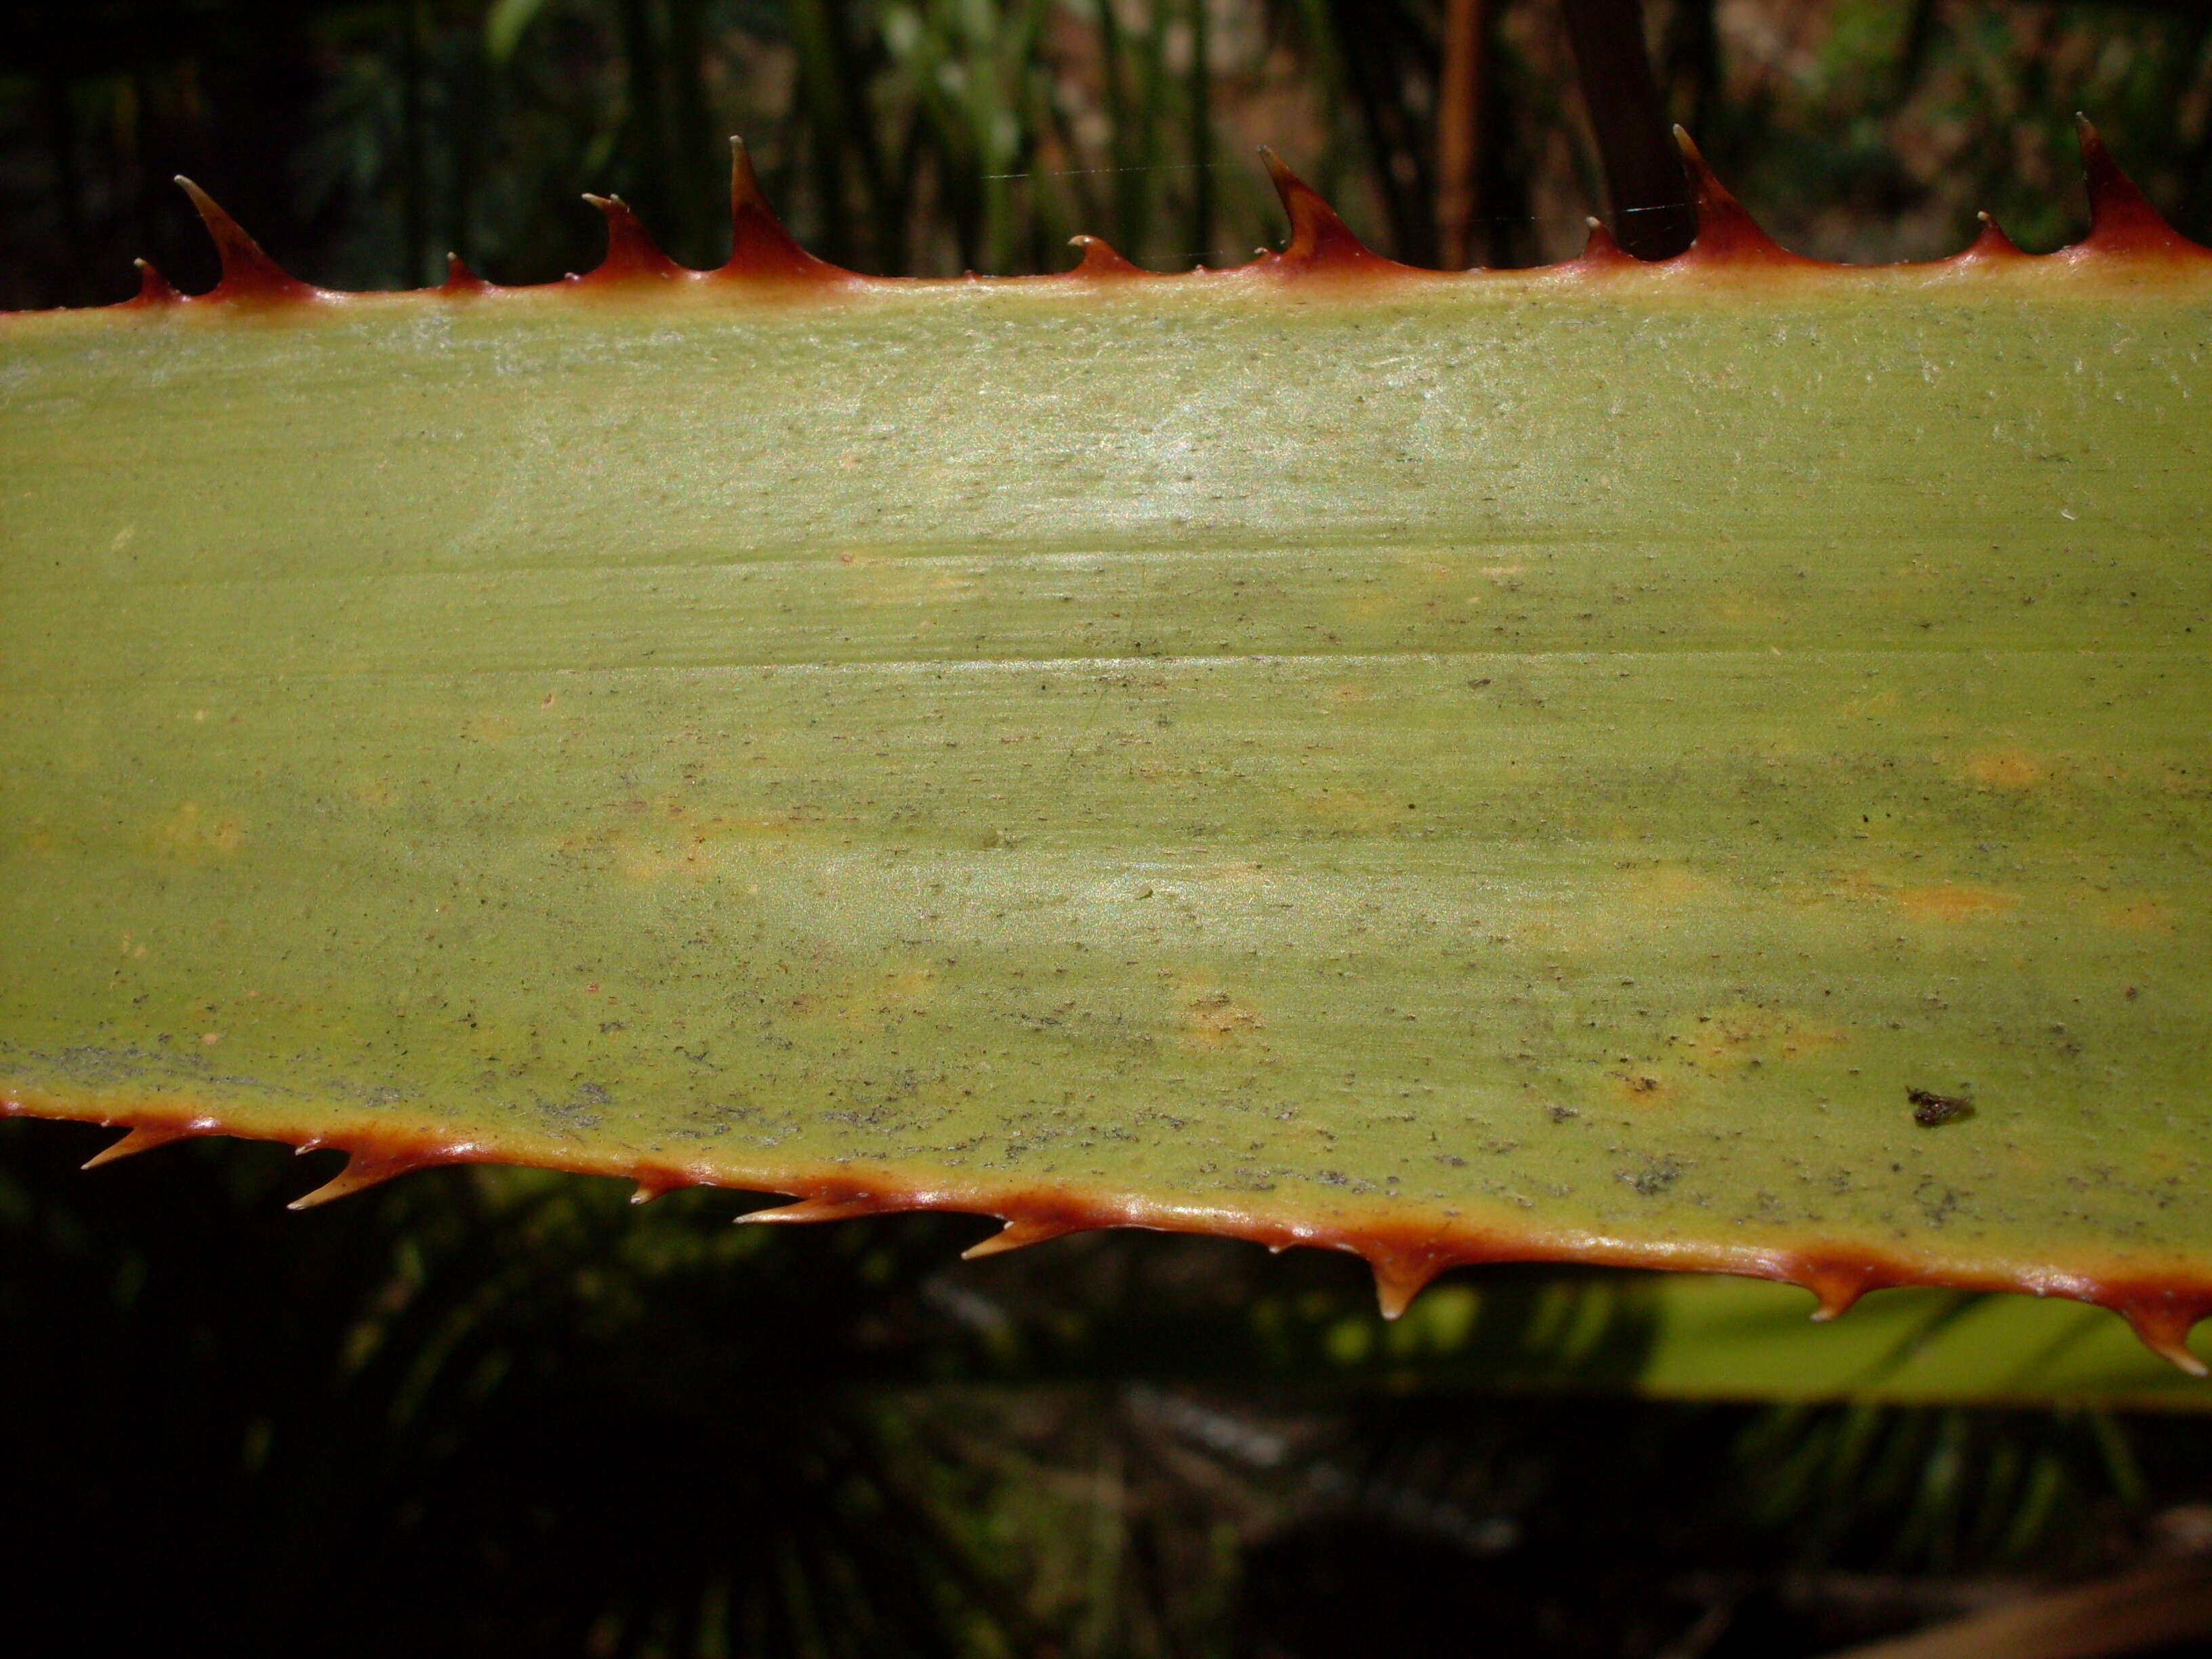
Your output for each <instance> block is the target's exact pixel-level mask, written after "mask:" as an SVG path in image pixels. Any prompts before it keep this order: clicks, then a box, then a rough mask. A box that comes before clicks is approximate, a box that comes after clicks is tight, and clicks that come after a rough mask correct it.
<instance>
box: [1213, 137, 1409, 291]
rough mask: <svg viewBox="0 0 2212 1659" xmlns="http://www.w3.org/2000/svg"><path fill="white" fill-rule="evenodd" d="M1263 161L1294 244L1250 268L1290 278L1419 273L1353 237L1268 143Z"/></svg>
mask: <svg viewBox="0 0 2212 1659" xmlns="http://www.w3.org/2000/svg"><path fill="white" fill-rule="evenodd" d="M1260 160H1261V161H1262V162H1264V163H1265V164H1266V166H1267V177H1268V178H1269V179H1271V180H1273V183H1274V186H1275V194H1276V195H1277V196H1278V197H1280V198H1281V200H1282V204H1283V211H1284V212H1285V213H1286V214H1288V215H1289V216H1290V219H1291V240H1290V242H1289V244H1288V245H1287V246H1285V248H1284V249H1283V251H1282V252H1280V253H1263V254H1261V256H1260V257H1259V258H1257V259H1255V260H1254V261H1253V263H1252V264H1251V265H1249V266H1248V267H1247V269H1249V270H1266V271H1268V272H1271V273H1273V274H1275V275H1279V276H1351V275H1354V274H1358V275H1370V274H1371V275H1378V276H1379V275H1382V274H1383V273H1386V272H1393V271H1402V272H1407V273H1409V274H1410V273H1413V272H1414V270H1415V267H1413V266H1412V265H1401V264H1399V263H1398V262H1397V261H1396V260H1395V259H1386V258H1383V256H1382V255H1381V254H1379V253H1377V252H1375V251H1374V250H1373V249H1371V248H1370V247H1369V246H1367V245H1366V244H1365V243H1364V242H1363V241H1361V240H1359V239H1358V237H1357V236H1355V235H1353V234H1352V228H1351V227H1350V226H1348V225H1346V223H1345V222H1344V221H1343V220H1342V219H1340V218H1339V217H1338V216H1337V212H1336V210H1335V209H1334V208H1333V207H1331V206H1330V205H1329V204H1328V203H1327V202H1325V201H1323V200H1322V197H1321V192H1320V191H1316V189H1314V187H1313V186H1312V185H1309V184H1308V183H1306V181H1305V180H1304V179H1301V178H1299V177H1298V175H1297V173H1292V172H1291V170H1290V168H1289V167H1286V166H1285V165H1284V162H1283V158H1282V157H1281V156H1279V155H1276V154H1275V152H1274V151H1273V150H1272V149H1268V148H1267V146H1266V145H1264V144H1263V145H1261V148H1260Z"/></svg>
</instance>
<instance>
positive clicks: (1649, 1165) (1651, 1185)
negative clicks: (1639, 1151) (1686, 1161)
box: [1620, 1158, 1684, 1198]
mask: <svg viewBox="0 0 2212 1659" xmlns="http://www.w3.org/2000/svg"><path fill="white" fill-rule="evenodd" d="M1683 1169H1684V1165H1683V1164H1681V1163H1680V1161H1679V1160H1677V1159H1674V1158H1646V1159H1645V1160H1644V1167H1643V1168H1642V1169H1640V1170H1633V1171H1632V1170H1622V1171H1621V1173H1620V1178H1621V1179H1622V1180H1623V1181H1625V1182H1627V1183H1628V1184H1629V1185H1630V1186H1632V1187H1633V1188H1635V1189H1636V1190H1637V1191H1638V1192H1639V1193H1641V1194H1644V1197H1646V1198H1656V1197H1657V1196H1658V1195H1659V1194H1662V1193H1663V1192H1665V1191H1666V1190H1667V1189H1668V1188H1669V1187H1671V1186H1673V1185H1674V1183H1675V1182H1678V1181H1680V1179H1681V1178H1682V1172H1683Z"/></svg>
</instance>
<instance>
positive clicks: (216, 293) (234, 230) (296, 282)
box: [177, 173, 319, 305]
mask: <svg viewBox="0 0 2212 1659" xmlns="http://www.w3.org/2000/svg"><path fill="white" fill-rule="evenodd" d="M177 183H178V184H179V185H182V186H183V187H184V191H185V195H187V196H189V197H191V200H192V205H193V206H194V207H196V208H197V209H198V210H199V215H200V222H201V223H203V224H204V225H205V226H206V227H207V229H208V235H209V236H210V238H211V239H213V240H214V242H215V251H216V255H217V257H219V258H221V259H222V280H220V281H219V282H217V283H216V285H215V286H214V287H213V288H211V289H209V290H208V291H207V292H206V293H205V294H204V295H201V296H200V297H201V298H202V299H204V300H228V301H241V300H242V301H253V302H256V303H258V304H263V305H268V304H273V303H276V302H277V301H285V300H312V299H314V298H315V297H316V296H317V294H318V292H319V290H317V289H314V288H313V287H312V286H310V285H309V284H308V283H303V282H301V280H300V279H299V278H298V277H296V276H291V275H289V273H288V272H286V271H285V270H284V269H283V267H282V266H280V265H279V264H277V263H276V261H275V260H274V259H272V258H270V257H269V256H268V255H267V254H266V253H264V252H262V251H261V245H260V244H259V243H258V242H257V241H255V240H253V239H252V237H251V236H248V235H247V234H246V233H245V231H244V230H242V229H240V228H239V223H238V221H237V220H235V219H234V218H232V217H231V216H229V215H228V213H225V212H224V211H223V210H222V209H221V208H219V207H217V206H216V204H215V202H214V199H213V198H212V197H210V196H209V195H208V193H207V192H206V191H204V190H202V189H201V188H200V187H199V186H198V185H196V184H194V183H193V182H192V181H191V179H187V178H185V176H184V175H183V174H181V173H179V175H178V176H177Z"/></svg>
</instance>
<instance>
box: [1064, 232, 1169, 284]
mask: <svg viewBox="0 0 2212 1659" xmlns="http://www.w3.org/2000/svg"><path fill="white" fill-rule="evenodd" d="M1067 245H1068V246H1070V247H1079V248H1081V249H1082V250H1083V258H1081V259H1080V260H1079V261H1078V262H1077V263H1076V266H1075V269H1074V270H1071V271H1069V272H1068V273H1067V274H1068V275H1069V276H1081V277H1086V278H1087V277H1093V276H1146V275H1147V274H1149V273H1147V272H1146V270H1145V269H1144V268H1143V267H1142V266H1140V265H1137V264H1132V263H1130V261H1129V260H1127V259H1126V258H1123V257H1122V256H1121V253H1120V252H1119V251H1118V250H1116V249H1115V246H1114V245H1113V244H1112V243H1110V242H1109V241H1108V240H1106V239H1105V238H1104V237H1103V236H1071V237H1069V238H1068V239H1067Z"/></svg>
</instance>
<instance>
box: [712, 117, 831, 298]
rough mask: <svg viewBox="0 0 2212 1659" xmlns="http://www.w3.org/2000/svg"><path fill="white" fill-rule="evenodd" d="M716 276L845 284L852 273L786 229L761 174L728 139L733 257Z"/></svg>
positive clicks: (741, 148) (741, 146)
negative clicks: (818, 254) (763, 186)
mask: <svg viewBox="0 0 2212 1659" xmlns="http://www.w3.org/2000/svg"><path fill="white" fill-rule="evenodd" d="M711 274H712V275H713V276H718V277H723V278H726V279H732V280H741V279H746V278H752V279H758V278H762V277H768V278H772V279H775V280H778V281H781V282H787V283H832V284H836V283H849V282H854V281H857V280H859V279H858V277H857V276H855V275H854V272H852V271H849V270H845V269H844V268H843V267H842V266H840V265H833V264H830V263H829V261H828V260H827V259H817V258H815V257H814V256H813V255H812V254H811V253H809V252H807V251H806V250H805V248H803V247H801V246H799V241H798V239H797V238H796V237H794V236H793V235H792V234H791V233H790V232H789V231H787V230H786V229H785V228H783V222H782V221H781V220H780V219H778V218H777V217H776V216H775V210H774V209H773V208H771V207H769V204H768V196H767V194H766V192H764V191H763V190H762V189H761V184H760V175H759V174H758V173H755V172H754V171H753V158H752V156H751V155H750V154H749V153H747V151H746V149H745V146H744V140H743V139H741V138H732V139H731V140H730V257H729V258H728V259H727V260H726V261H725V262H724V263H723V264H722V265H721V267H720V269H719V270H715V271H714V272H712V273H711Z"/></svg>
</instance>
